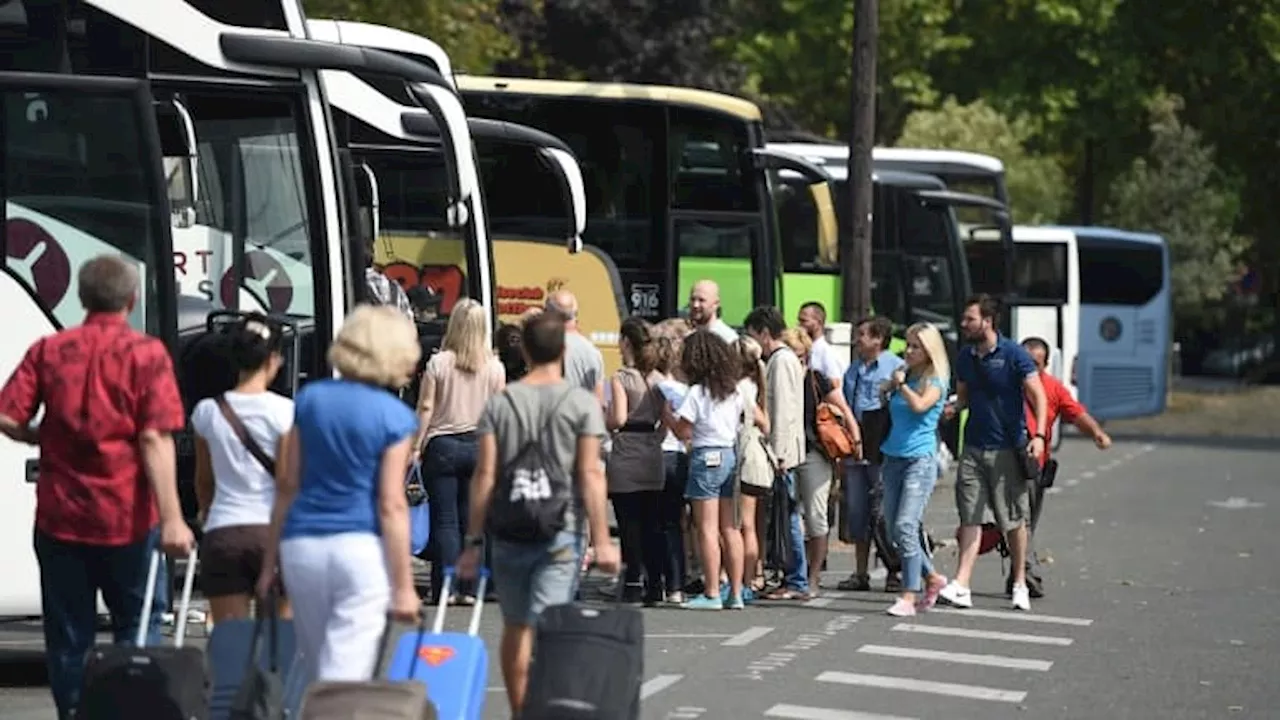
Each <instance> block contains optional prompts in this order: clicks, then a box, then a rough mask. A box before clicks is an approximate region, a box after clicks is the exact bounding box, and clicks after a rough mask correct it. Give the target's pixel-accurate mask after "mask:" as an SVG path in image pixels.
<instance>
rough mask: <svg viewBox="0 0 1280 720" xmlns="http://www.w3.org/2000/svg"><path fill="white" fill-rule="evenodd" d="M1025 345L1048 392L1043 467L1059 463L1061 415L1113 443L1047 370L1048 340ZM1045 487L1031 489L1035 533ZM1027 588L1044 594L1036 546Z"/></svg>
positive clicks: (1031, 420) (1102, 445)
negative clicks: (1056, 430) (1054, 450)
mask: <svg viewBox="0 0 1280 720" xmlns="http://www.w3.org/2000/svg"><path fill="white" fill-rule="evenodd" d="M1022 347H1024V348H1025V349H1026V350H1027V353H1029V354H1030V355H1031V359H1032V360H1033V361H1034V362H1035V364H1036V367H1037V368H1039V369H1040V384H1041V385H1042V386H1044V394H1045V401H1046V402H1045V404H1046V406H1047V407H1046V413H1045V425H1046V427H1045V429H1044V430H1043V432H1044V437H1045V443H1044V455H1043V456H1042V457H1041V458H1040V467H1041V468H1043V469H1047V470H1048V472H1049V473H1053V472H1054V471H1055V470H1054V468H1056V467H1057V464H1056V463H1054V466H1053V468H1049V463H1050V459H1049V452H1050V450H1049V448H1050V446H1051V445H1052V444H1053V426H1054V424H1055V423H1056V422H1057V420H1058V418H1059V417H1060V418H1062V420H1063V422H1068V423H1071V424H1072V425H1075V426H1076V427H1077V428H1079V429H1080V432H1082V433H1084V434H1086V435H1088V436H1089V437H1091V438H1093V443H1094V444H1095V445H1097V446H1098V449H1099V450H1106V449H1107V448H1109V447H1111V437H1110V436H1109V435H1107V433H1106V432H1104V431H1103V429H1102V426H1101V425H1099V424H1098V421H1097V420H1094V419H1093V418H1092V417H1091V416H1090V415H1089V413H1088V411H1086V410H1085V408H1084V406H1083V405H1081V404H1080V402H1079V401H1078V400H1076V399H1075V396H1073V395H1072V394H1071V390H1070V389H1068V388H1067V386H1066V385H1063V384H1062V382H1061V381H1060V380H1058V378H1056V377H1054V376H1053V375H1051V374H1049V373H1047V372H1045V369H1044V368H1045V365H1046V364H1048V362H1049V343H1047V342H1045V341H1044V340H1043V339H1041V338H1038V337H1029V338H1027V339H1025V340H1023V341H1022ZM1026 414H1027V427H1028V428H1029V429H1030V432H1032V433H1035V432H1036V420H1035V416H1034V414H1033V413H1032V412H1031V408H1030V407H1029V406H1028V407H1027V408H1026ZM1044 491H1045V485H1044V484H1043V483H1037V484H1036V486H1035V487H1034V488H1032V492H1031V532H1032V534H1033V536H1034V533H1035V530H1036V526H1037V525H1039V524H1040V511H1041V509H1042V508H1043V507H1044ZM1011 583H1012V575H1010V579H1009V580H1008V581H1006V585H1008V587H1009V591H1010V593H1012V584H1011ZM1027 588H1028V589H1029V590H1030V591H1031V597H1033V598H1038V597H1044V583H1043V581H1042V580H1041V578H1040V563H1039V559H1038V558H1036V554H1035V551H1034V548H1029V549H1028V551H1027Z"/></svg>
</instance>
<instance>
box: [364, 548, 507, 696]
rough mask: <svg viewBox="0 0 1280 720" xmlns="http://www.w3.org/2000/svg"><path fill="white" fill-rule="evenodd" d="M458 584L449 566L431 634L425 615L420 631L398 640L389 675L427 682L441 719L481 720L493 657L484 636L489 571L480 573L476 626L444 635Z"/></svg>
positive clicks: (473, 618) (474, 611)
mask: <svg viewBox="0 0 1280 720" xmlns="http://www.w3.org/2000/svg"><path fill="white" fill-rule="evenodd" d="M453 581H454V571H453V568H445V571H444V587H442V588H441V589H440V604H439V605H438V606H437V607H436V614H435V621H434V622H433V623H432V627H431V632H427V626H426V622H427V621H426V614H425V613H424V614H423V616H422V620H421V621H420V622H419V623H418V627H417V628H416V629H414V630H410V631H408V632H405V633H404V634H402V635H401V636H400V638H399V640H398V641H397V642H396V645H395V651H394V654H392V656H391V662H390V663H388V664H387V671H386V677H387V679H388V680H392V681H403V680H417V681H419V682H421V683H423V684H425V685H426V686H427V697H428V698H430V699H431V702H432V703H434V704H435V706H436V711H437V712H438V713H439V716H440V720H480V718H481V717H482V716H483V715H484V700H485V693H486V691H487V683H488V678H489V653H488V651H487V650H485V647H484V641H483V640H481V639H480V636H479V631H480V614H481V611H482V609H483V608H484V593H485V589H486V586H487V585H488V582H489V571H488V570H481V574H480V582H479V586H478V587H477V588H476V604H475V607H474V608H473V609H472V611H471V624H470V625H469V627H468V628H467V632H465V633H460V632H445V631H444V613H445V605H446V604H447V603H448V601H449V590H450V586H451V585H452V584H453Z"/></svg>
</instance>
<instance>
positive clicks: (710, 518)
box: [664, 330, 744, 610]
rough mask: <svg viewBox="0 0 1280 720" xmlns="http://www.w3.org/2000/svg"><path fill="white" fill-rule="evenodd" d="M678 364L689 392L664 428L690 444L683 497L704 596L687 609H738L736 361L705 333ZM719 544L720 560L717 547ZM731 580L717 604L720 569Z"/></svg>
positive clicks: (739, 404) (687, 344)
mask: <svg viewBox="0 0 1280 720" xmlns="http://www.w3.org/2000/svg"><path fill="white" fill-rule="evenodd" d="M680 365H681V368H682V369H683V371H684V374H685V376H686V377H687V378H688V379H689V383H690V388H689V393H688V394H687V395H686V396H685V398H684V400H683V401H682V402H681V403H680V407H679V408H678V409H676V410H675V412H674V413H672V412H671V409H670V407H668V408H667V409H666V411H665V413H664V418H665V420H666V422H667V425H668V426H669V427H670V428H671V430H672V431H673V432H674V433H675V434H676V437H678V438H680V439H681V440H685V441H688V442H689V444H690V448H691V449H690V454H689V479H688V481H687V483H686V485H685V497H687V498H688V499H689V504H690V505H691V506H692V508H693V520H694V525H695V526H696V528H697V533H698V549H699V553H700V555H701V556H702V570H703V587H705V588H706V590H705V593H704V594H703V595H698V596H697V597H693V598H690V599H689V600H688V601H687V602H686V603H685V604H684V605H683V607H685V608H688V609H690V610H721V609H723V608H725V607H729V608H730V609H735V610H738V609H742V608H743V607H744V605H743V601H742V576H743V570H744V568H743V556H742V554H743V542H742V531H741V530H740V529H739V528H738V526H737V523H736V522H735V521H736V518H735V508H734V502H735V501H734V494H735V493H734V490H735V488H734V483H735V474H734V468H735V467H736V466H737V458H736V457H735V455H734V445H735V443H736V442H737V438H738V426H739V425H740V424H741V420H742V411H743V398H742V395H741V393H739V392H738V388H737V384H738V372H737V371H738V369H739V367H740V365H741V363H740V362H738V360H737V359H736V358H735V357H734V353H733V351H732V350H731V349H730V347H729V345H728V344H727V343H726V342H725V341H724V340H721V339H720V338H719V337H717V336H716V335H714V334H712V333H711V332H709V331H706V330H699V331H698V332H695V333H694V334H692V335H690V336H689V337H688V338H685V341H684V349H683V351H682V352H681V356H680ZM722 544H723V556H722V555H721V546H722ZM722 564H723V566H724V568H725V571H726V573H727V574H728V576H729V599H728V600H727V601H724V600H721V599H720V593H719V592H717V590H718V589H719V587H720V568H721V565H722Z"/></svg>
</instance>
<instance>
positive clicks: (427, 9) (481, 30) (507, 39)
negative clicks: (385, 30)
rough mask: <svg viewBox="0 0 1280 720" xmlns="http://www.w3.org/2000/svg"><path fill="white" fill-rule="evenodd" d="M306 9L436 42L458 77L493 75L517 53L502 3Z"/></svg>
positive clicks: (328, 4) (343, 2)
mask: <svg viewBox="0 0 1280 720" xmlns="http://www.w3.org/2000/svg"><path fill="white" fill-rule="evenodd" d="M305 5H306V11H307V15H308V16H309V17H314V18H326V19H338V20H360V21H363V22H370V23H376V24H378V25H387V26H390V27H394V28H399V29H400V30H405V31H407V32H411V33H414V34H416V35H422V36H424V37H428V38H431V39H432V40H433V41H435V42H436V43H437V44H439V45H440V47H442V48H443V49H444V51H445V52H446V53H448V54H449V61H450V62H451V63H452V65H453V67H454V69H455V70H456V71H462V72H470V73H485V72H489V71H490V70H492V69H493V67H494V65H495V64H496V63H498V62H500V61H502V60H506V59H509V58H511V57H513V56H514V55H515V53H516V51H517V49H518V48H517V46H516V42H515V40H514V39H513V38H511V36H510V35H508V34H507V32H506V31H505V30H504V29H503V28H502V27H501V26H500V25H499V16H498V5H499V0H448V1H441V0H305Z"/></svg>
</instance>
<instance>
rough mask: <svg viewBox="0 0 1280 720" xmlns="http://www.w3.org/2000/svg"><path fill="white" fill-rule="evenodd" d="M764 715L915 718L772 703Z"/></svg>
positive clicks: (787, 719)
mask: <svg viewBox="0 0 1280 720" xmlns="http://www.w3.org/2000/svg"><path fill="white" fill-rule="evenodd" d="M764 716H765V717H768V718H783V719H784V720H915V719H914V718H906V717H899V716H897V715H877V714H875V713H864V712H858V711H856V710H833V709H831V708H819V707H805V706H804V705H774V706H773V707H771V708H769V709H768V710H765V711H764Z"/></svg>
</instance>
